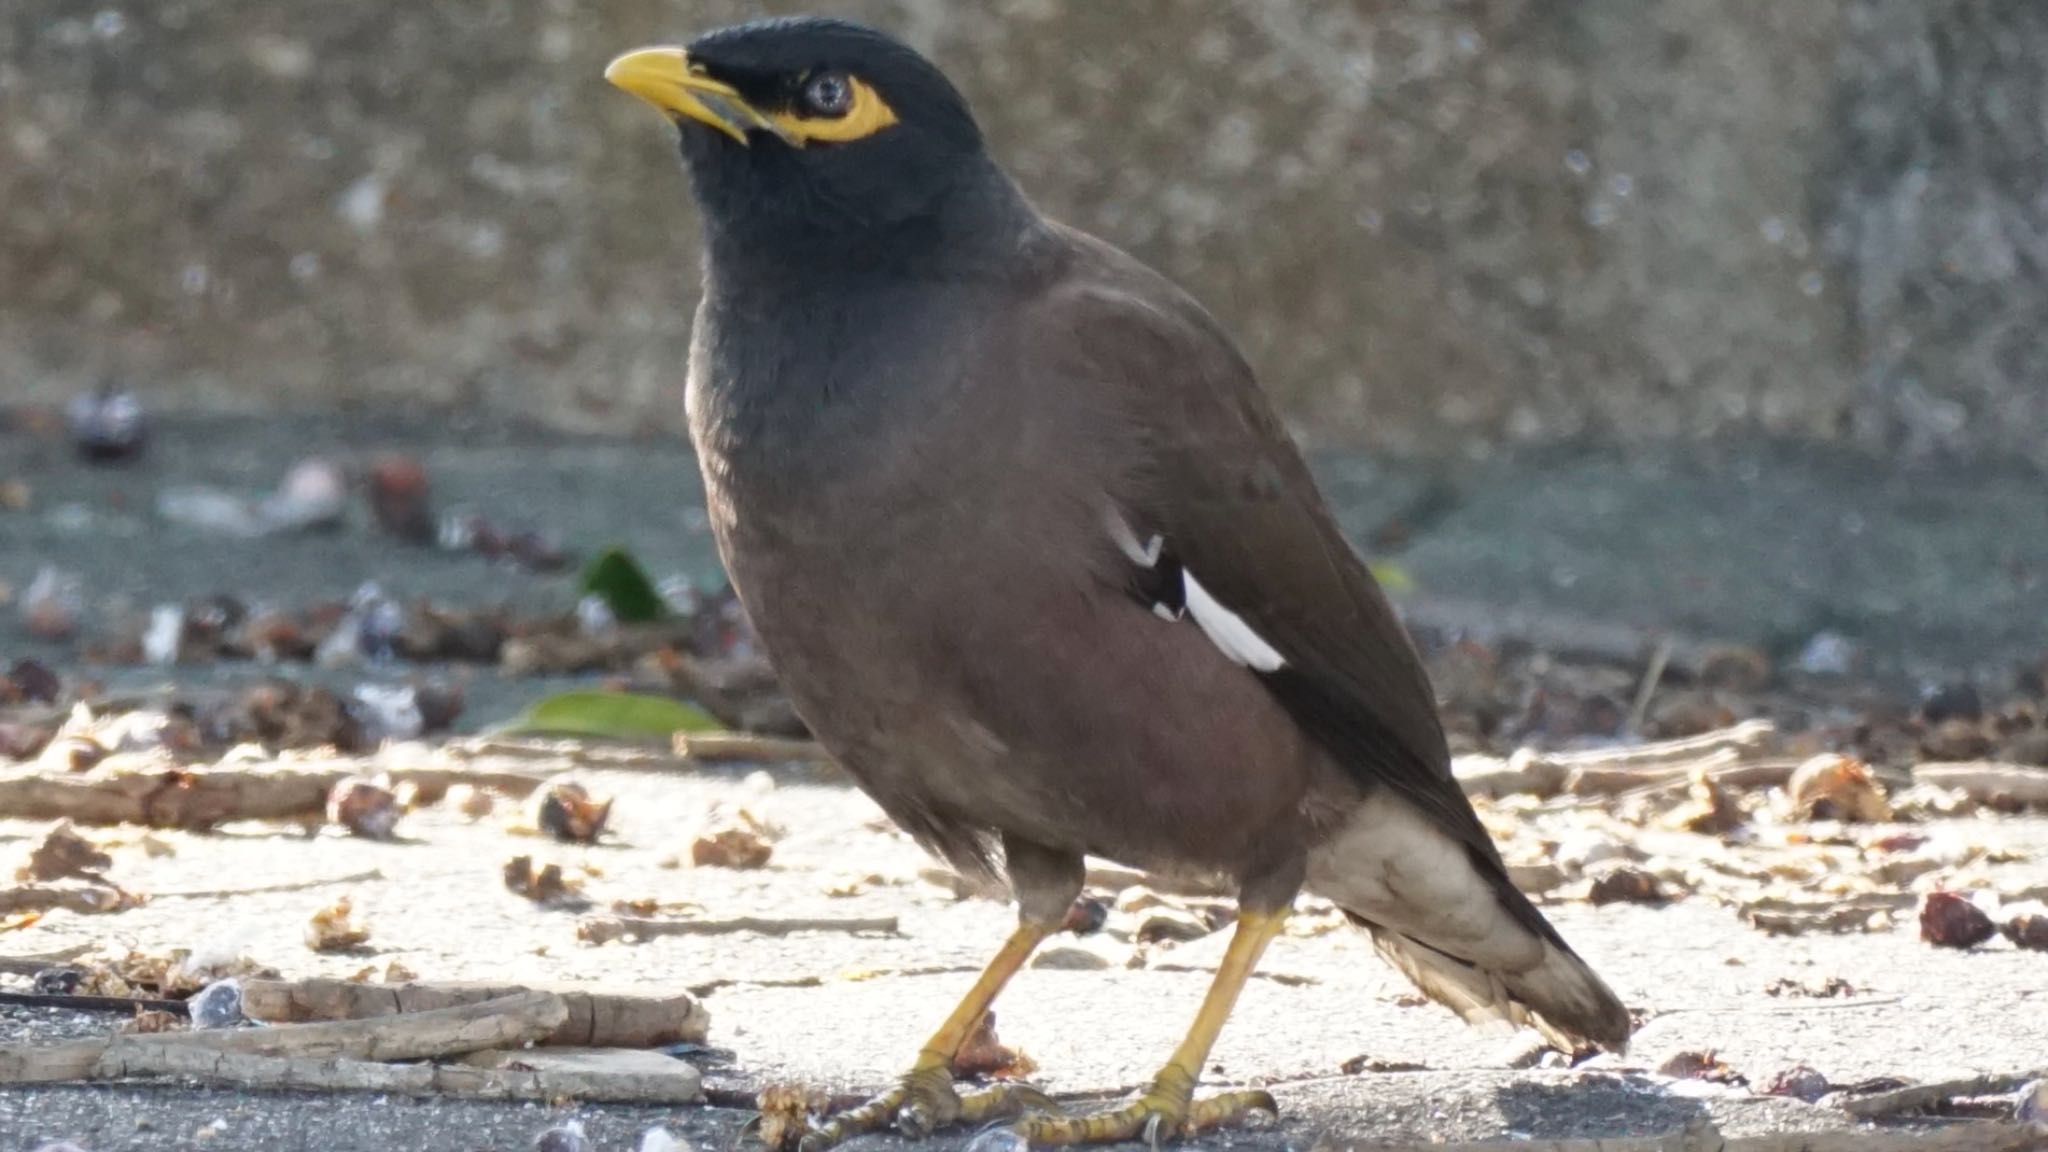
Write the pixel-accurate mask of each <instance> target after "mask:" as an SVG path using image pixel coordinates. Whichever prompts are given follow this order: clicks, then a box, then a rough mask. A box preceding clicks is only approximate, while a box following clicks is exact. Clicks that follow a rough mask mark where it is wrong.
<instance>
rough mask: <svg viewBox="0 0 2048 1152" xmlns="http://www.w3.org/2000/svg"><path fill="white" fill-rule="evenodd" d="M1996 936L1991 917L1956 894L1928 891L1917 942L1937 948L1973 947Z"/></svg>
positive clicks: (1921, 912) (1963, 896) (1996, 929)
mask: <svg viewBox="0 0 2048 1152" xmlns="http://www.w3.org/2000/svg"><path fill="white" fill-rule="evenodd" d="M1996 935H1998V926H1997V925H1995V924H1993V923H1992V922H1991V917H1989V916H1987V915H1985V914H1984V910H1983V909H1982V908H1979V907H1977V905H1976V904H1975V903H1974V902H1973V901H1971V899H1970V898H1969V897H1968V896H1965V895H1963V894H1961V893H1959V892H1929V893H1928V894H1927V897H1926V899H1925V900H1924V901H1922V903H1921V905H1920V939H1922V940H1924V941H1926V942H1927V943H1929V944H1932V945H1934V946H1935V947H1937V948H1975V947H1976V946H1977V945H1979V944H1982V943H1984V942H1985V941H1986V940H1989V939H1991V938H1992V937H1993V936H1996Z"/></svg>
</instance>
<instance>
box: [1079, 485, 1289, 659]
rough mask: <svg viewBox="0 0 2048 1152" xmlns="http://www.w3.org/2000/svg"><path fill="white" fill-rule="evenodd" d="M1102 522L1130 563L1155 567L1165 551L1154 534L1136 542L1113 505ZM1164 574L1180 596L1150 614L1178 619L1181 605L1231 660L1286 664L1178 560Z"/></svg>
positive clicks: (1154, 607) (1154, 605) (1159, 605)
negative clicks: (1177, 585)
mask: <svg viewBox="0 0 2048 1152" xmlns="http://www.w3.org/2000/svg"><path fill="white" fill-rule="evenodd" d="M1103 523H1104V524H1105V525H1106V526H1107V527H1108V528H1109V535H1110V538H1111V539H1113V540H1115V541H1116V546H1117V549H1118V550H1119V551H1121V552H1122V553H1123V554H1124V556H1125V558H1127V559H1128V560H1130V562H1131V563H1133V564H1136V565H1137V566H1138V567H1140V568H1145V569H1148V570H1149V569H1153V568H1157V567H1158V566H1159V558H1160V557H1161V556H1162V555H1163V554H1164V552H1165V548H1166V541H1165V540H1164V539H1162V538H1161V537H1160V536H1159V535H1158V534H1157V533H1155V534H1153V535H1152V536H1151V537H1150V538H1149V539H1147V540H1146V541H1145V542H1144V543H1142V544H1141V543H1139V542H1138V534H1137V533H1136V532H1134V531H1132V530H1131V526H1130V524H1129V522H1127V521H1126V520H1125V519H1124V518H1123V517H1122V516H1120V515H1118V514H1117V512H1116V510H1115V509H1113V508H1112V509H1108V510H1107V511H1106V512H1105V514H1104V517H1103ZM1164 575H1166V576H1167V577H1168V579H1169V580H1170V579H1172V578H1173V577H1174V576H1176V575H1177V576H1178V578H1179V580H1180V585H1181V586H1180V596H1179V597H1178V598H1177V603H1167V602H1166V601H1165V600H1161V601H1160V602H1157V603H1154V604H1153V605H1152V614H1153V615H1155V616H1157V617H1159V618H1160V619H1161V620H1179V619H1181V618H1182V615H1183V613H1182V609H1181V606H1182V605H1185V606H1186V613H1187V614H1190V615H1192V616H1194V618H1195V623H1196V624H1198V625H1200V626H1201V629H1202V634H1203V635H1205V636H1207V637H1208V638H1209V640H1210V642H1211V643H1213V644H1215V645H1216V647H1217V648H1219V649H1221V650H1222V652H1223V654H1224V655H1225V656H1228V657H1229V658H1230V660H1231V662H1232V663H1234V664H1242V665H1244V666H1245V667H1247V668H1251V669H1252V670H1254V671H1257V672H1275V671H1278V670H1279V669H1280V668H1282V667H1284V666H1285V665H1286V663H1287V660H1286V658H1285V657H1283V656H1281V655H1280V651H1279V649H1277V648H1274V647H1273V646H1272V645H1271V644H1268V643H1266V640H1265V637H1263V636H1260V635H1259V634H1258V633H1257V632H1255V631H1253V630H1252V626H1251V625H1249V624H1247V623H1245V622H1244V617H1242V616H1239V615H1238V614H1237V613H1235V612H1232V611H1231V610H1230V609H1228V608H1225V607H1224V606H1223V604H1222V602H1220V601H1218V600H1217V599H1216V597H1214V596H1212V595H1210V594H1209V590H1208V589H1207V588H1204V587H1202V584H1201V582H1200V581H1198V580H1196V579H1195V574H1194V573H1193V572H1190V571H1188V570H1187V569H1186V568H1184V567H1181V566H1180V565H1179V564H1178V563H1173V564H1172V565H1171V567H1170V568H1169V570H1168V572H1166V573H1164ZM1169 587H1170V585H1169Z"/></svg>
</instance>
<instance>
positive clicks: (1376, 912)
mask: <svg viewBox="0 0 2048 1152" xmlns="http://www.w3.org/2000/svg"><path fill="white" fill-rule="evenodd" d="M1474 824H1475V825H1476V824H1477V821H1476V820H1475V821H1474ZM1473 831H1474V833H1475V835H1471V836H1461V835H1458V834H1455V833H1453V832H1451V831H1447V830H1446V829H1445V828H1444V827H1443V825H1442V824H1441V823H1440V822H1439V821H1438V820H1436V819H1433V818H1431V817H1428V816H1425V815H1424V814H1423V813H1422V811H1421V810H1420V809H1417V808H1415V807H1414V806H1412V805H1410V804H1409V803H1407V802H1406V801H1405V800H1403V799H1401V798H1400V797H1398V796H1395V795H1393V794H1391V793H1390V792H1381V793H1378V794H1375V795H1373V796H1371V797H1369V798H1367V799H1366V800H1365V801H1363V802H1362V803H1360V804H1359V805H1358V806H1357V807H1356V808H1355V809H1354V810H1353V811H1352V812H1351V813H1350V814H1349V816H1348V817H1347V819H1346V821H1345V823H1344V824H1343V826H1342V827H1341V828H1340V829H1339V830H1338V831H1337V832H1336V833H1335V834H1334V835H1332V836H1330V837H1329V838H1327V839H1326V840H1325V841H1323V842H1322V843H1321V844H1319V845H1318V846H1317V847H1316V848H1315V849H1314V850H1313V851H1312V852H1311V853H1310V857H1309V874H1308V887H1309V890H1310V891H1313V892H1316V893H1317V894H1318V895H1322V896H1326V897H1328V898H1329V899H1331V900H1332V901H1334V902H1335V903H1336V904H1337V906H1338V907H1339V908H1342V909H1344V910H1345V913H1346V914H1347V915H1349V916H1350V917H1351V919H1352V920H1353V921H1354V922H1356V923H1357V924H1358V925H1359V926H1360V927H1363V928H1365V929H1366V930H1367V931H1369V932H1371V933H1372V939H1373V944H1374V946H1375V947H1376V948H1378V950H1379V953H1380V955H1381V956H1383V957H1385V958H1386V960H1387V962H1388V963H1390V964H1392V965H1393V966H1394V967H1395V968H1398V969H1400V971H1401V974H1402V975H1404V976H1406V977H1408V979H1410V980H1412V981H1414V983H1415V986H1416V987H1417V988H1419V989H1421V990H1422V992H1423V993H1424V994H1425V995H1427V996H1428V997H1429V998H1430V999H1432V1000H1435V1001H1437V1002H1438V1003H1440V1004H1442V1005H1444V1006H1445V1007H1447V1008H1449V1009H1451V1011H1453V1012H1456V1013H1457V1014H1458V1015H1459V1016H1462V1017H1463V1018H1464V1019H1465V1021H1466V1022H1467V1023H1471V1024H1488V1023H1494V1022H1502V1023H1506V1024H1510V1025H1514V1026H1517V1027H1519V1026H1523V1025H1527V1026H1529V1027H1533V1028H1535V1029H1537V1030H1538V1031H1540V1032H1542V1033H1543V1035H1544V1037H1545V1038H1546V1039H1548V1040H1549V1041H1551V1042H1552V1043H1553V1044H1556V1045H1557V1046H1559V1047H1560V1048H1565V1049H1568V1050H1573V1051H1576V1050H1578V1049H1580V1048H1584V1047H1588V1046H1598V1047H1600V1048H1605V1049H1607V1050H1609V1051H1614V1052H1619V1051H1621V1050H1622V1049H1623V1048H1625V1047H1626V1046H1627V1044H1628V1036H1629V1032H1630V1031H1631V1029H1632V1021H1631V1020H1630V1018H1629V1013H1628V1009H1627V1008H1626V1007H1625V1006H1623V1004H1622V1003H1621V1001H1620V999H1619V998H1617V997H1616V996H1615V995H1614V993H1613V991H1611V990H1610V989H1609V988H1608V987H1607V985H1606V983H1605V982H1603V981H1602V980H1601V979H1600V977H1598V976H1597V975H1595V974H1594V973H1593V970H1592V968H1590V967H1588V966H1587V964H1586V962H1585V961H1583V960H1581V959H1579V957H1578V955H1577V954H1576V953H1574V952H1573V951H1572V950H1571V947H1570V945H1567V944H1566V943H1565V942H1564V937H1562V936H1560V935H1558V933H1557V929H1556V928H1553V927H1552V926H1551V924H1550V922H1549V921H1548V920H1546V919H1545V918H1544V916H1543V913H1542V912H1540V911H1538V910H1537V908H1536V906H1535V905H1534V904H1532V903H1530V902H1529V898H1528V897H1527V896H1524V895H1523V894H1522V892H1521V890H1520V889H1518V888H1516V887H1515V885H1514V882H1513V881H1512V880H1510V879H1509V878H1508V873H1507V869H1506V867H1504V866H1503V865H1502V863H1501V860H1500V856H1499V853H1497V852H1495V851H1493V850H1492V845H1491V843H1490V842H1488V841H1486V840H1484V839H1483V837H1484V835H1485V833H1484V831H1483V830H1480V829H1478V828H1476V827H1475V828H1474V829H1473Z"/></svg>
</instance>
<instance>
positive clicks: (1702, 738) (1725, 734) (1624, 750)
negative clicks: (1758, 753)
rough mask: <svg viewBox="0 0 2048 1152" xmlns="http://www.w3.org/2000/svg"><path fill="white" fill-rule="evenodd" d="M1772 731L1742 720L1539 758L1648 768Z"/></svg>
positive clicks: (1744, 743)
mask: <svg viewBox="0 0 2048 1152" xmlns="http://www.w3.org/2000/svg"><path fill="white" fill-rule="evenodd" d="M1776 731H1777V726H1776V725H1774V724H1772V723H1771V722H1770V721H1769V720H1744V721H1743V722H1742V723H1740V724H1732V725H1730V726H1728V727H1726V728H1716V729H1714V730H1713V731H1712V732H1702V733H1700V734H1699V735H1697V736H1686V737H1682V738H1680V739H1677V740H1658V741H1655V742H1653V743H1649V744H1631V745H1627V746H1625V747H1620V748H1598V749H1593V750H1590V751H1585V752H1550V753H1545V754H1544V756H1543V758H1544V759H1545V760H1549V761H1553V762H1555V763H1558V764H1564V765H1567V766H1569V767H1573V768H1581V767H1589V766H1593V765H1599V766H1601V767H1605V768H1617V767H1621V766H1623V765H1630V764H1632V765H1636V766H1638V767H1644V768H1650V767H1656V766H1657V765H1660V764H1668V763H1670V762H1672V761H1674V760H1676V761H1689V760H1695V759H1698V758H1699V757H1701V756H1704V755H1705V754H1707V753H1709V752H1715V751H1719V750H1720V749H1722V748H1736V749H1754V748H1756V747H1757V746H1758V745H1761V744H1763V743H1764V742H1765V741H1767V740H1769V739H1770V738H1771V736H1772V734H1773V733H1775V732H1776Z"/></svg>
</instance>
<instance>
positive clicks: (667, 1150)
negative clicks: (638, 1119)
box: [640, 1128, 691, 1152]
mask: <svg viewBox="0 0 2048 1152" xmlns="http://www.w3.org/2000/svg"><path fill="white" fill-rule="evenodd" d="M640 1152H691V1150H690V1146H689V1145H688V1144H686V1143H684V1142H683V1141H682V1140H680V1139H678V1138H677V1137H676V1135H675V1134H674V1133H672V1132H670V1131H669V1130H668V1129H666V1128H649V1129H648V1130H647V1131H645V1132H642V1133H641V1134H640Z"/></svg>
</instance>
